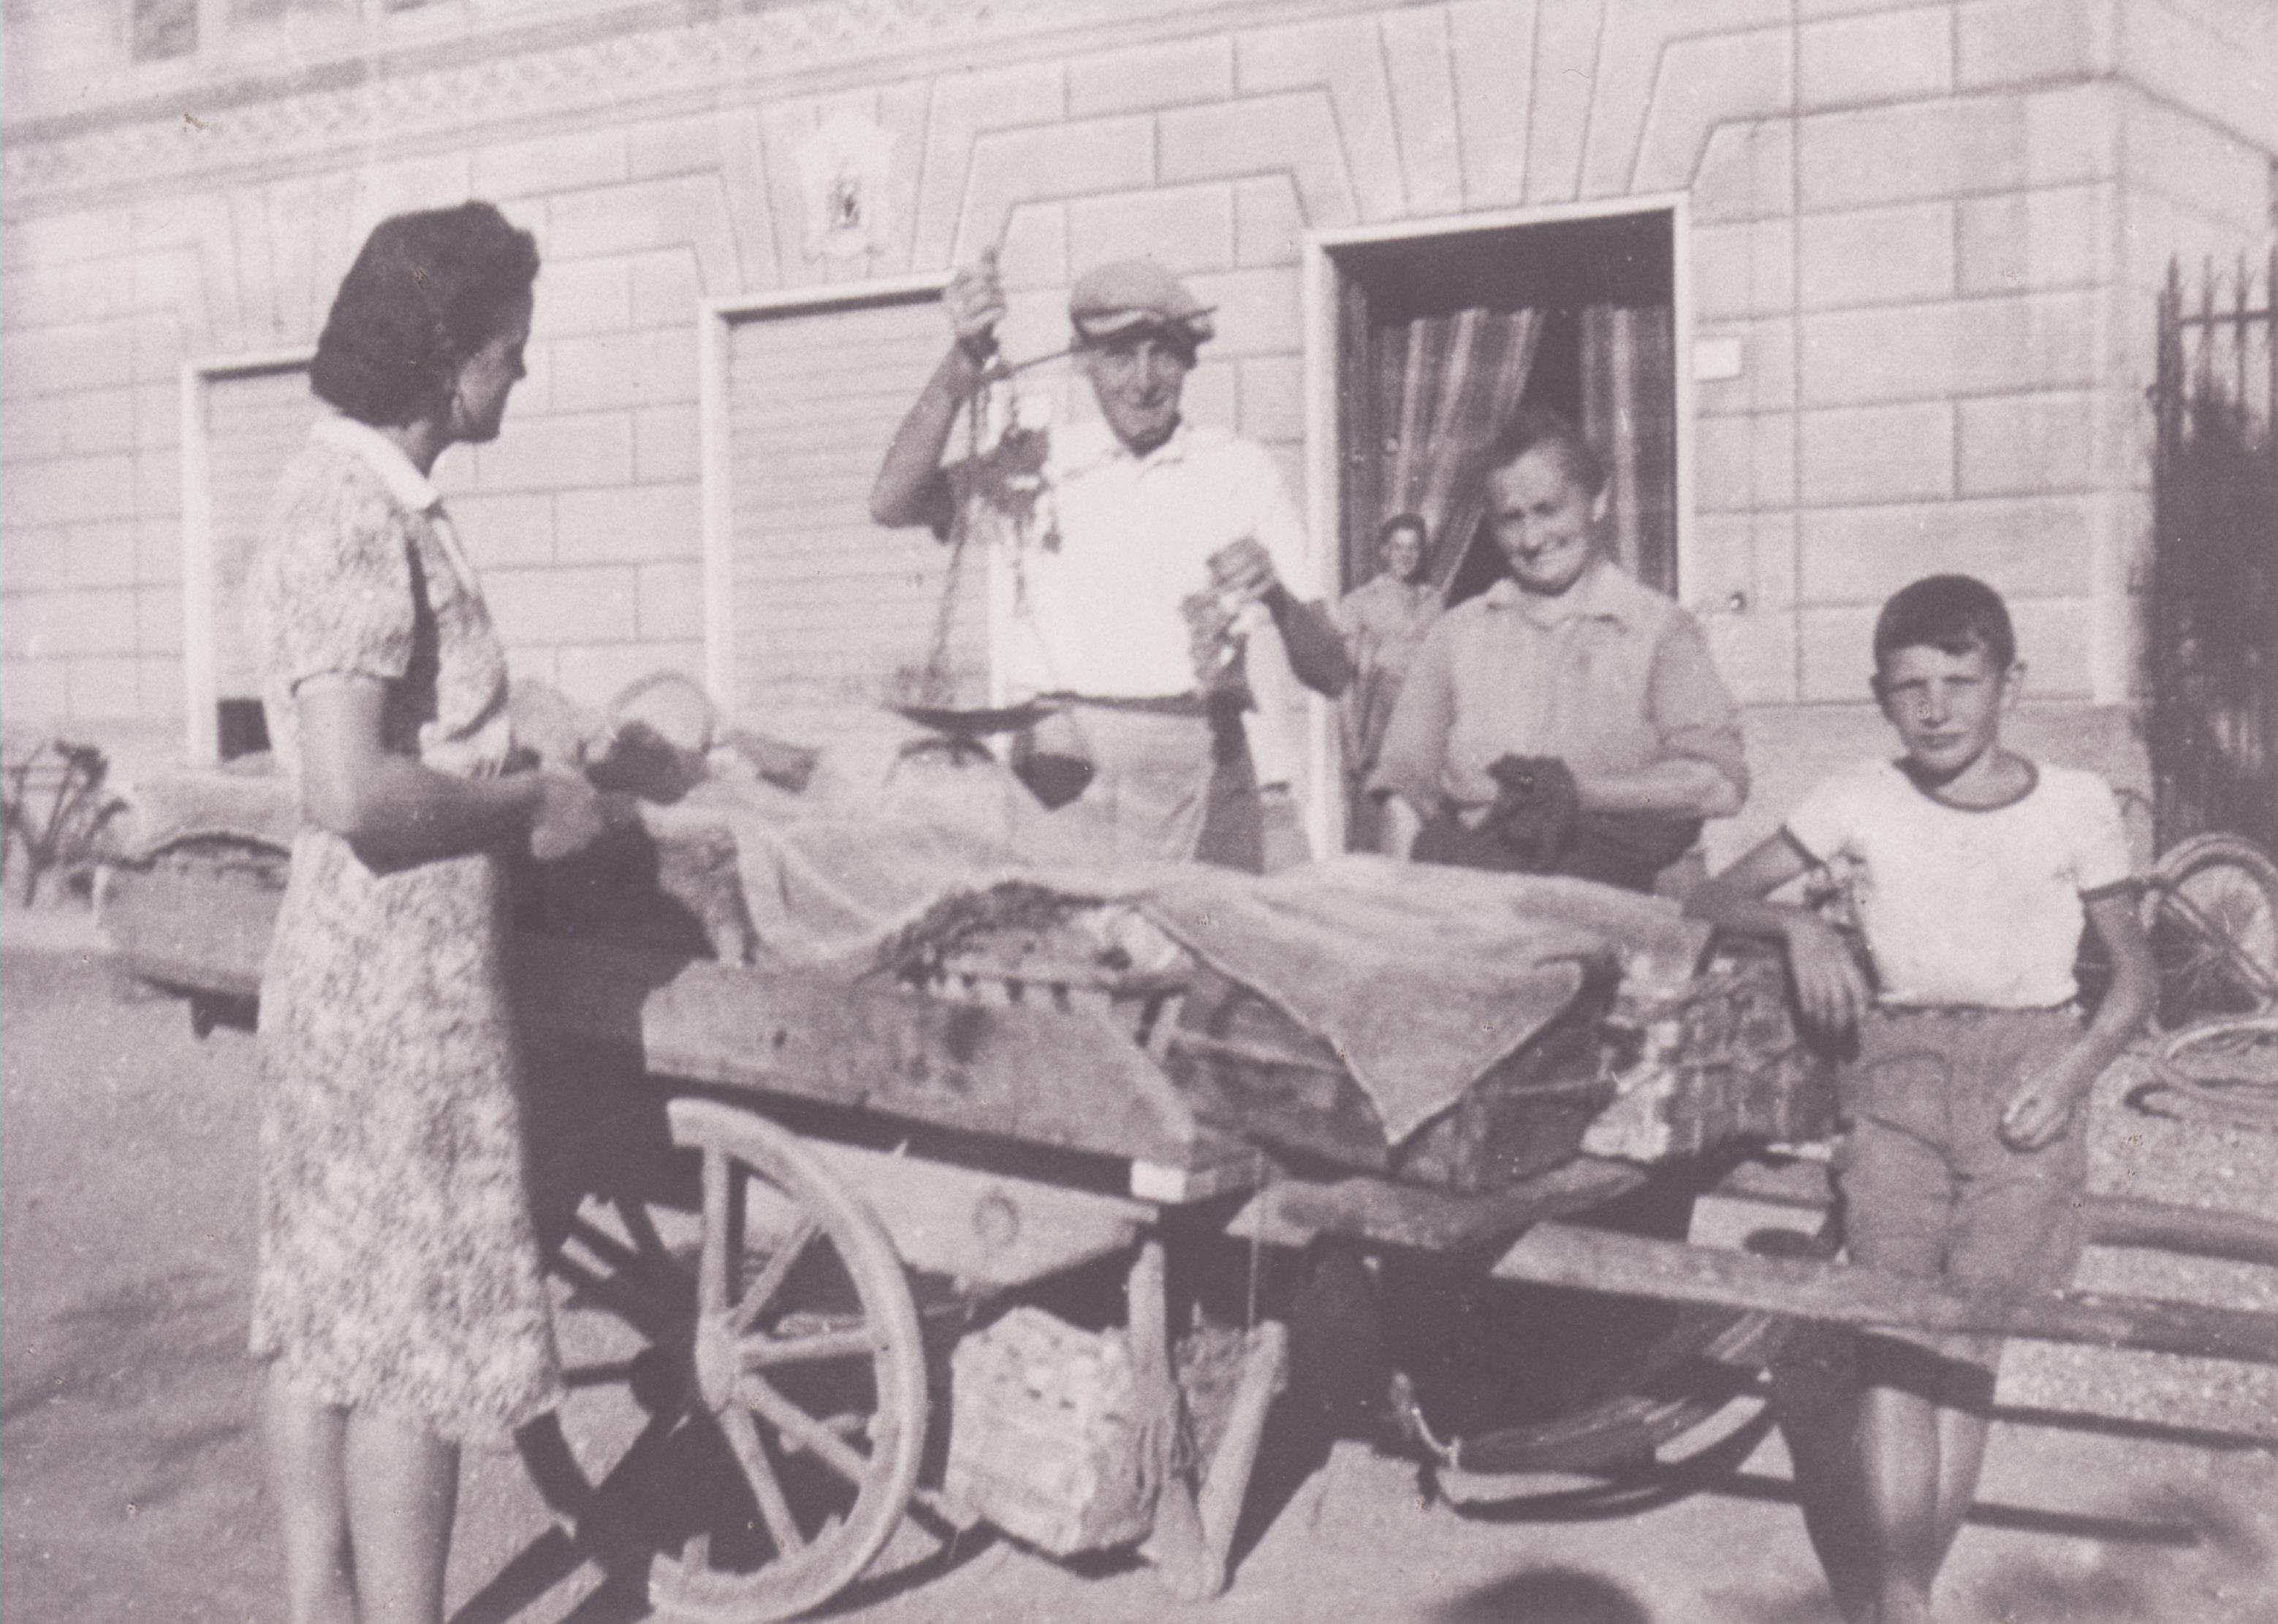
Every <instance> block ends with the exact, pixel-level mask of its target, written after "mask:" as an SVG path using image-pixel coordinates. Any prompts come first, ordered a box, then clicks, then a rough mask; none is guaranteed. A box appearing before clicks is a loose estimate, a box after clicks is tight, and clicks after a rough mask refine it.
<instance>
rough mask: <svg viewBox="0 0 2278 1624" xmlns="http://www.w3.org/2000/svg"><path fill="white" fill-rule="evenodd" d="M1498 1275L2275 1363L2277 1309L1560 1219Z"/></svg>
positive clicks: (1862, 1321) (1532, 1237)
mask: <svg viewBox="0 0 2278 1624" xmlns="http://www.w3.org/2000/svg"><path fill="white" fill-rule="evenodd" d="M1494 1273H1495V1274H1496V1275H1499V1276H1501V1277H1502V1278H1503V1279H1506V1280H1525V1281H1528V1282H1531V1283H1534V1284H1537V1285H1550V1286H1570V1287H1575V1288H1578V1289H1580V1290H1583V1291H1602V1292H1606V1293H1609V1294H1610V1295H1614V1296H1621V1297H1646V1298H1655V1299H1657V1300H1660V1301H1663V1302H1678V1303H1701V1304H1707V1305H1709V1306H1716V1307H1722V1308H1754V1309H1762V1310H1764V1311H1766V1312H1769V1313H1772V1314H1789V1315H1793V1317H1795V1318H1797V1319H1805V1320H1819V1321H1829V1322H1831V1323H1834V1324H1840V1325H1862V1326H1906V1327H1911V1328H1913V1329H1918V1330H1927V1331H1937V1332H1945V1333H1953V1334H1974V1335H1981V1336H2002V1337H2032V1338H2035V1339H2037V1340H2040V1341H2045V1342H2081V1343H2087V1344H2091V1345H2093V1346H2097V1347H2107V1348H2137V1349H2142V1350H2144V1351H2147V1352H2157V1353H2182V1354H2188V1355H2190V1356H2192V1357H2195V1358H2200V1359H2228V1360H2243V1361H2244V1362H2247V1363H2251V1364H2278V1314H2259V1313H2251V1312H2249V1311H2246V1310H2244V1309H2236V1308H2213V1307H2206V1306H2201V1305H2199V1304H2196V1303H2173V1302H2162V1301H2159V1300H2156V1299H2154V1298H2136V1297H2105V1296H2097V1295H2091V1294H2089V1293H2085V1292H2081V1293H2072V1292H2067V1293H2064V1294H2061V1295H2059V1294H2055V1293H2051V1294H2049V1295H2046V1296H2039V1297H2016V1296H2011V1295H2008V1294H2006V1293H1998V1292H1963V1291H1950V1290H1947V1289H1945V1287H1943V1286H1941V1285H1939V1284H1938V1283H1935V1282H1931V1281H1927V1280H1919V1279H1915V1278H1912V1277H1910V1276H1907V1275H1894V1274H1892V1273H1890V1272H1889V1271H1887V1270H1884V1269H1874V1268H1859V1267H1856V1266H1853V1265H1847V1264H1829V1263H1817V1262H1812V1261H1808V1260H1801V1259H1791V1258H1770V1257H1759V1256H1756V1255H1755V1254H1754V1253H1752V1252H1724V1251H1717V1250H1714V1249H1711V1248H1707V1247H1699V1246H1688V1245H1685V1244H1683V1243H1682V1242H1678V1241H1663V1240H1648V1239H1647V1238H1645V1237H1641V1236H1635V1235H1623V1234H1618V1233H1616V1232H1614V1231H1611V1230H1606V1229H1585V1228H1582V1227H1581V1226H1579V1225H1574V1224H1564V1223H1543V1224H1538V1225H1536V1226H1535V1227H1534V1228H1533V1229H1529V1230H1528V1231H1527V1232H1526V1233H1525V1235H1524V1236H1522V1237H1519V1239H1518V1241H1517V1244H1516V1245H1513V1246H1512V1247H1511V1248H1510V1251H1508V1252H1505V1253H1504V1254H1503V1255H1502V1259H1501V1260H1499V1261H1498V1262H1497V1263H1496V1264H1495V1266H1494Z"/></svg>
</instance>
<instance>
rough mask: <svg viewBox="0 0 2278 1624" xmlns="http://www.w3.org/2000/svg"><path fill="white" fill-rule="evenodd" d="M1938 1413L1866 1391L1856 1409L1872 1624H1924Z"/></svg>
mask: <svg viewBox="0 0 2278 1624" xmlns="http://www.w3.org/2000/svg"><path fill="white" fill-rule="evenodd" d="M1938 1433H1939V1428H1938V1406H1937V1405H1935V1404H1934V1403H1933V1402H1932V1401H1931V1400H1930V1399H1929V1398H1925V1397H1923V1395H1922V1394H1920V1393H1917V1392H1913V1391H1910V1390H1907V1389H1906V1388H1902V1387H1893V1386H1890V1385H1888V1384H1886V1383H1872V1384H1870V1385H1869V1387H1868V1388H1867V1390H1866V1392H1865V1394H1864V1396H1863V1397H1862V1398H1861V1400H1860V1406H1859V1471H1860V1478H1861V1488H1862V1490H1863V1498H1864V1500H1865V1503H1866V1508H1867V1521H1868V1525H1869V1529H1870V1534H1871V1545H1870V1554H1871V1559H1872V1563H1873V1566H1874V1569H1875V1595H1876V1606H1877V1611H1876V1613H1875V1619H1876V1620H1877V1624H1926V1621H1927V1620H1929V1618H1930V1581H1931V1580H1932V1579H1933V1578H1935V1577H1936V1576H1937V1574H1938V1558H1939V1555H1940V1554H1941V1552H1940V1548H1939V1544H1938V1489H1939V1484H1940V1481H1941V1474H1940V1472H1939V1465H1938V1441H1939V1440H1938Z"/></svg>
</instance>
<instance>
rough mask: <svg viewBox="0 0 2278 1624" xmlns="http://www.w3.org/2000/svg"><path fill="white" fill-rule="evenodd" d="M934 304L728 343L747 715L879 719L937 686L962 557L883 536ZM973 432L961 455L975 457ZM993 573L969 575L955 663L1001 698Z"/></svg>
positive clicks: (917, 534) (967, 679) (951, 632)
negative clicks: (897, 437)
mask: <svg viewBox="0 0 2278 1624" xmlns="http://www.w3.org/2000/svg"><path fill="white" fill-rule="evenodd" d="M944 341H945V340H944V328H943V325H942V318H941V310H940V307H939V305H938V303H936V300H935V299H934V297H933V296H932V295H924V296H921V297H916V298H910V299H896V300H891V301H883V302H872V303H856V304H845V305H837V306H834V307H831V308H828V309H822V310H814V309H809V310H796V311H791V312H788V313H785V314H782V315H773V314H769V315H761V316H753V317H749V318H744V319H742V320H740V321H739V322H738V323H737V324H736V326H733V327H731V328H730V332H729V352H728V357H729V358H728V398H729V413H730V419H729V421H730V429H729V455H730V457H731V458H732V459H733V463H732V466H731V467H730V468H729V469H728V470H727V476H728V479H729V489H730V494H731V503H730V524H731V525H732V543H731V545H732V549H733V555H734V571H733V585H732V588H731V591H732V594H733V596H732V621H733V627H734V632H733V635H734V647H735V651H736V655H735V658H736V668H737V669H736V694H735V701H736V705H737V708H738V710H739V711H740V712H741V713H742V714H744V715H745V716H751V717H758V716H764V715H765V714H766V713H767V712H768V711H769V710H771V709H779V708H786V707H793V706H801V705H828V704H839V703H857V704H876V703H879V702H881V701H884V700H886V699H888V698H890V697H891V694H892V693H893V691H894V690H895V689H896V686H897V684H898V682H900V681H903V680H906V678H910V677H913V676H916V675H918V674H920V673H921V672H923V671H924V670H925V668H926V667H927V664H928V663H929V658H930V656H931V654H932V650H933V645H934V642H935V640H936V629H937V626H938V625H939V623H940V620H941V616H942V607H943V602H944V593H945V591H946V590H947V589H948V587H949V585H950V573H951V572H950V559H951V549H950V548H946V547H944V546H942V545H941V544H940V543H939V542H937V541H936V540H934V538H933V536H932V534H931V532H929V531H927V530H925V529H923V528H922V527H920V528H917V529H911V530H886V529H883V528H881V527H880V526H879V525H875V524H873V523H871V521H870V516H869V501H870V484H871V481H872V480H873V479H875V478H876V476H877V472H878V463H879V459H880V458H881V457H883V456H884V455H885V450H886V446H887V442H888V441H889V440H891V439H892V438H893V433H894V428H895V425H898V423H899V422H900V421H901V419H902V415H903V414H904V413H905V412H906V411H907V410H909V408H910V405H911V402H913V401H915V400H916V399H917V396H918V392H919V391H920V390H921V389H922V388H923V387H925V382H926V379H927V378H928V377H929V376H930V375H931V373H932V372H933V369H934V367H935V366H936V364H939V362H940V360H941V353H942V349H943V347H944ZM963 437H964V427H963V424H962V420H961V419H960V422H959V428H958V430H957V433H956V439H955V441H954V444H955V445H956V446H961V445H962V443H963ZM987 575H988V570H987V560H986V557H985V555H983V553H982V551H981V549H978V548H975V549H973V551H972V552H971V553H970V554H969V555H968V556H967V559H966V560H965V562H964V563H963V565H962V566H961V567H960V568H959V571H957V581H956V586H957V590H956V594H955V599H956V601H955V602H954V603H953V604H952V606H951V611H950V614H949V618H948V626H947V631H948V636H947V639H946V647H945V655H946V659H945V664H946V667H947V670H948V674H949V675H950V676H952V678H953V679H954V680H955V682H956V684H957V686H958V692H959V697H960V698H961V699H963V700H965V701H966V702H969V703H978V702H980V701H981V699H982V696H984V695H985V694H986V692H987V688H988V662H989V643H988V626H987V616H988V607H987V601H988V593H987Z"/></svg>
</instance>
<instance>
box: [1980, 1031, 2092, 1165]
mask: <svg viewBox="0 0 2278 1624" xmlns="http://www.w3.org/2000/svg"><path fill="white" fill-rule="evenodd" d="M2092 1058H2093V1057H2091V1056H2083V1055H2082V1054H2081V1053H2078V1052H2077V1051H2075V1053H2071V1054H2068V1055H2066V1056H2065V1057H2064V1058H2063V1059H2061V1060H2060V1061H2057V1062H2056V1064H2054V1065H2053V1066H2051V1067H2049V1068H2048V1069H2046V1070H2045V1071H2041V1072H2037V1073H2035V1074H2034V1075H2033V1076H2030V1077H2027V1078H2026V1079H2025V1080H2024V1082H2023V1083H2022V1084H2020V1085H2019V1086H2018V1089H2017V1092H2015V1093H2014V1094H2012V1095H2010V1096H2009V1103H2008V1104H2007V1106H2006V1107H2003V1108H2002V1112H2001V1143H2002V1144H2004V1145H2007V1146H2008V1147H2009V1148H2010V1149H2011V1150H2017V1151H2037V1150H2038V1149H2040V1148H2041V1147H2042V1146H2043V1145H2049V1144H2052V1143H2054V1142H2055V1141H2056V1139H2057V1138H2059V1136H2060V1135H2061V1134H2062V1133H2063V1132H2064V1130H2065V1127H2066V1125H2067V1124H2068V1123H2069V1122H2071V1121H2072V1116H2073V1113H2074V1112H2075V1111H2077V1110H2079V1109H2080V1107H2081V1102H2082V1101H2083V1100H2085V1099H2087V1098H2088V1092H2089V1090H2091V1088H2093V1087H2095V1086H2096V1079H2097V1076H2098V1068H2097V1067H2095V1066H2093V1065H2091V1063H2090V1061H2091V1059H2092Z"/></svg>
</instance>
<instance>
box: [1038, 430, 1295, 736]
mask: <svg viewBox="0 0 2278 1624" xmlns="http://www.w3.org/2000/svg"><path fill="white" fill-rule="evenodd" d="M1043 477H1044V490H1043V496H1042V499H1041V500H1040V502H1039V504H1038V505H1039V511H1038V515H1037V521H1036V525H1035V526H1034V527H1033V530H1032V532H1031V535H1030V538H1029V540H1028V541H1027V543H1026V544H1025V545H1023V546H1021V548H1019V549H1018V553H1017V555H1015V556H1014V557H1013V560H1012V561H1011V563H1010V565H1009V567H1004V568H999V569H998V570H997V571H995V574H994V579H995V594H996V601H995V604H994V617H995V623H996V624H997V626H998V628H999V635H1000V642H999V647H1001V648H1003V649H1004V651H1005V654H1004V662H1005V664H1004V670H1005V677H1006V683H1007V686H1008V687H1009V688H1010V689H1011V690H1012V691H1013V693H1015V694H1023V695H1025V694H1035V693H1081V694H1085V695H1088V696H1090V697H1094V698H1103V699H1105V698H1113V699H1156V698H1166V697H1170V696H1173V695H1178V694H1183V693H1190V692H1192V691H1193V689H1194V686H1195V671H1194V663H1193V656H1192V655H1191V654H1190V653H1189V638H1188V630H1187V622H1186V618H1185V616H1184V614H1183V613H1182V611H1181V607H1180V605H1181V601H1182V600H1183V599H1185V598H1187V597H1189V595H1191V594H1195V593H1198V592H1201V591H1203V590H1204V589H1205V588H1206V587H1208V586H1209V585H1210V557H1211V555H1212V554H1213V553H1215V552H1217V551H1218V550H1219V548H1223V547H1226V546H1227V545H1228V544H1229V543H1231V542H1235V541H1238V540H1243V539H1244V538H1250V539H1254V540H1257V541H1258V542H1259V543H1261V544H1262V545H1263V546H1264V547H1265V550H1266V552H1267V553H1268V554H1269V555H1271V556H1272V558H1273V567H1274V570H1275V571H1276V572H1277V573H1278V574H1279V575H1280V578H1281V582H1282V585H1283V586H1286V587H1288V590H1289V591H1290V592H1291V593H1292V594H1294V595H1296V597H1298V598H1300V599H1311V598H1315V597H1318V596H1319V589H1318V587H1317V586H1316V584H1315V572H1314V569H1313V563H1312V559H1311V555H1310V553H1309V552H1308V550H1307V548H1306V546H1305V531H1304V525H1303V523H1302V521H1300V519H1299V518H1298V516H1297V509H1296V506H1295V504H1294V503H1292V502H1291V501H1290V499H1289V494H1288V489H1287V487H1286V486H1285V485H1284V484H1283V482H1282V479H1281V474H1280V470H1279V469H1278V468H1276V467H1275V466H1274V463H1273V458H1272V456H1269V455H1268V454H1267V452H1266V450H1265V448H1264V447H1262V446H1259V445H1257V444H1255V443H1254V442H1252V441H1250V440H1243V439H1241V438H1239V437H1238V436H1235V435H1234V434H1230V433H1227V432H1226V431H1225V430H1223V429H1217V428H1206V427H1197V426H1196V425H1191V424H1186V423H1181V425H1179V427H1178V428H1177V429H1176V430H1175V431H1173V433H1172V435H1171V437H1170V439H1168V440H1165V441H1164V442H1163V443H1162V444H1161V445H1159V446H1158V447H1156V448H1155V449H1153V450H1152V451H1150V452H1148V453H1147V454H1146V455H1145V456H1135V455H1134V454H1133V453H1132V451H1131V450H1130V448H1128V447H1127V446H1125V445H1124V444H1123V443H1122V442H1121V441H1120V440H1117V439H1116V438H1115V436H1114V434H1113V433H1112V431H1110V430H1109V429H1108V427H1107V426H1106V425H1105V424H1104V423H1097V422H1088V423H1082V424H1078V425H1074V426H1071V427H1067V428H1056V429H1054V430H1053V432H1052V443H1051V451H1050V453H1049V455H1048V457H1047V460H1046V463H1045V466H1044V476H1043Z"/></svg>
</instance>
